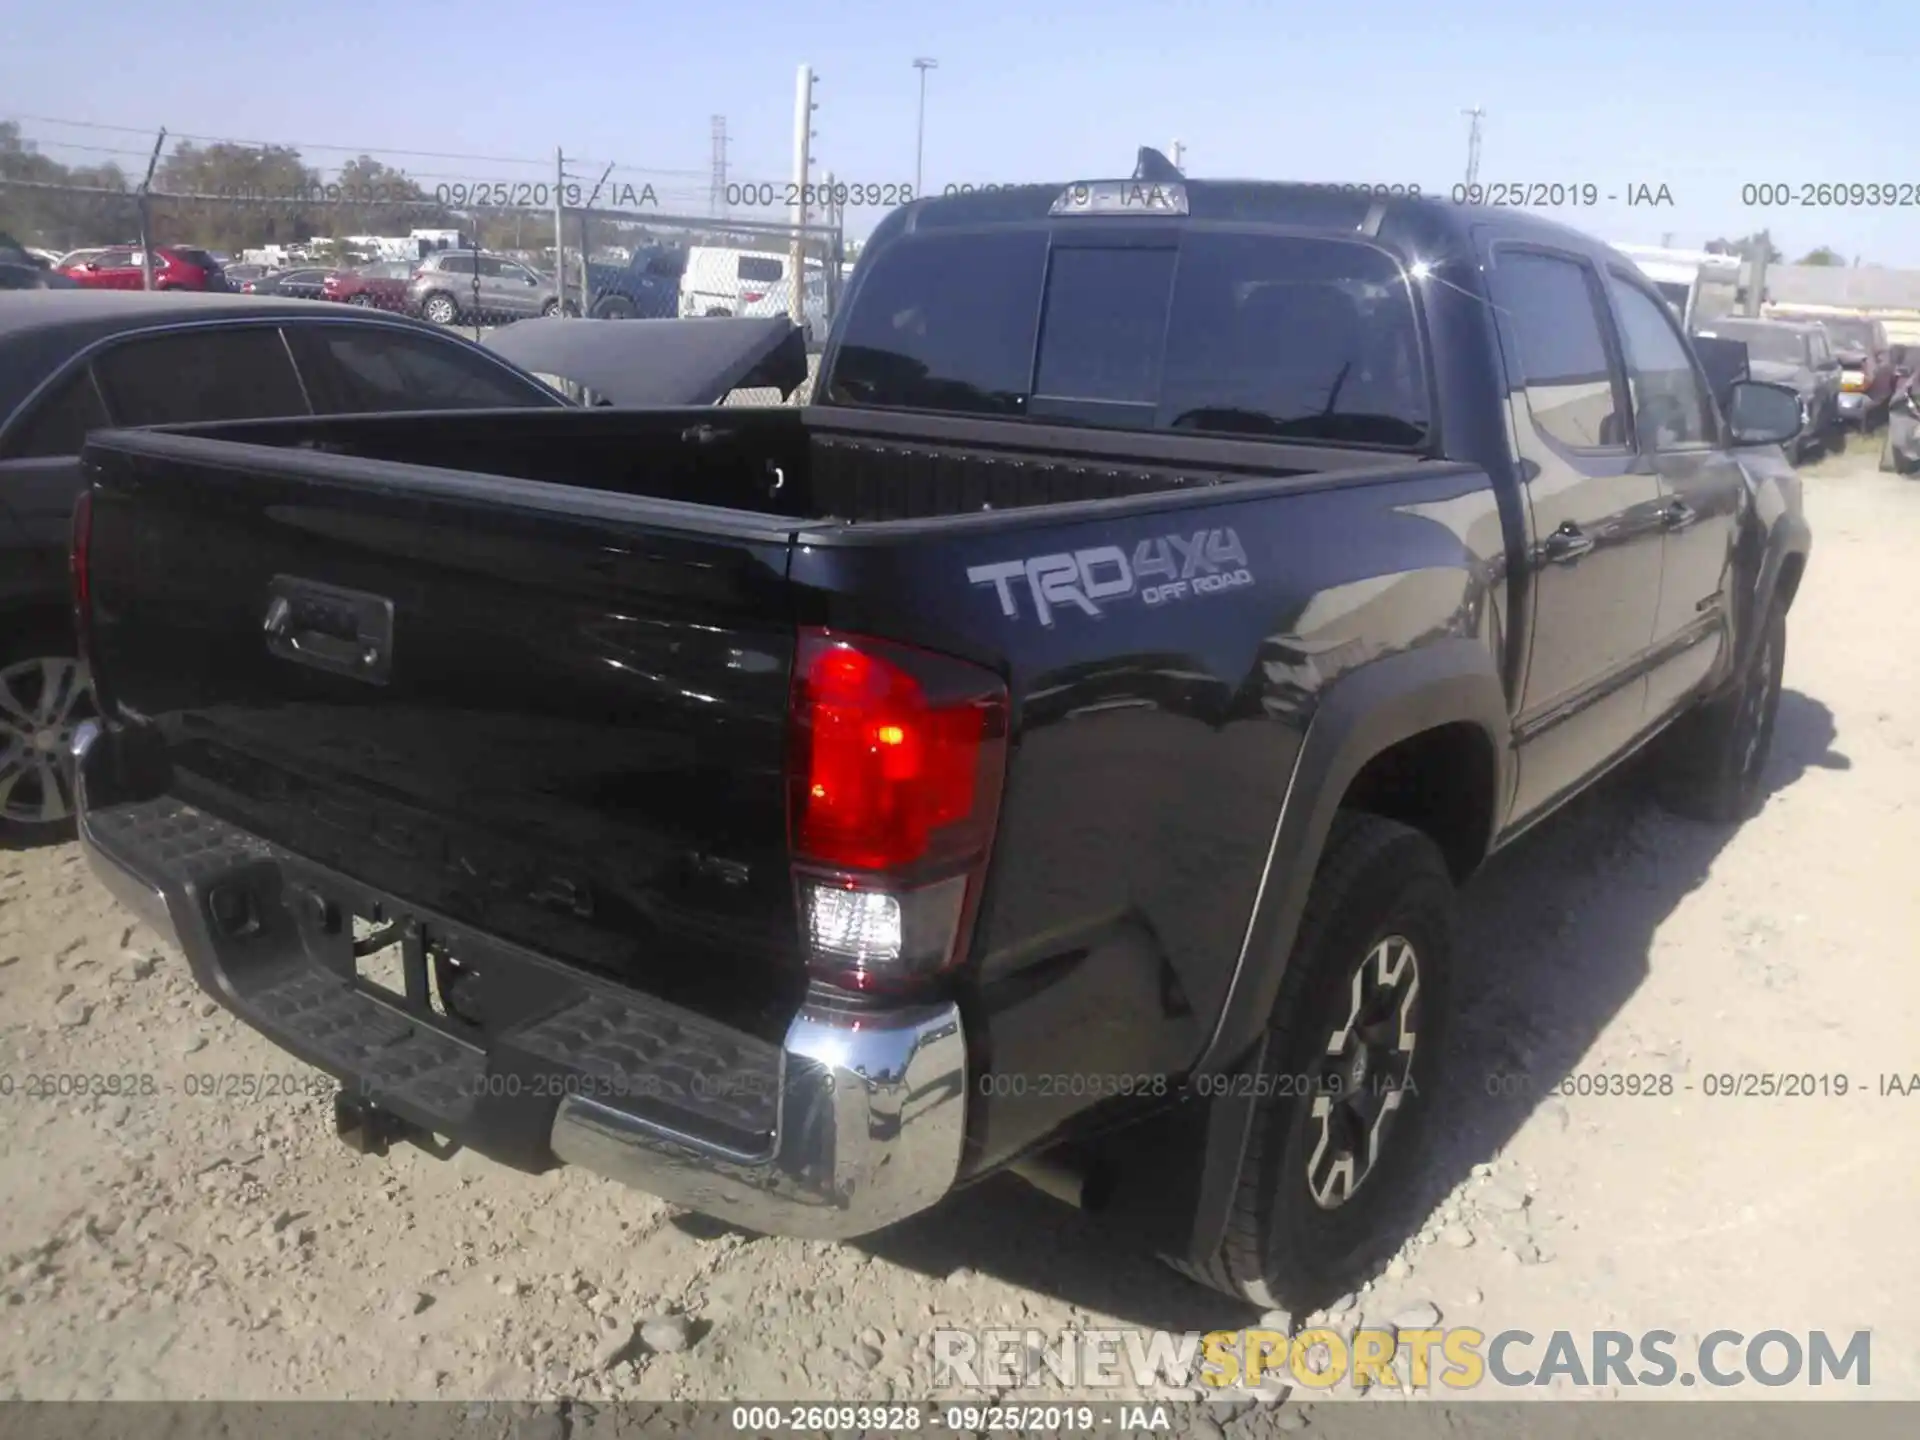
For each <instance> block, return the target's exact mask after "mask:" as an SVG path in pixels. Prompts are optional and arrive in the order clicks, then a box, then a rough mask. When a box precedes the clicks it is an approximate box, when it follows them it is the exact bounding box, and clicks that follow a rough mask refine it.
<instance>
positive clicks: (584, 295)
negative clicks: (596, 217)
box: [559, 160, 613, 316]
mask: <svg viewBox="0 0 1920 1440" xmlns="http://www.w3.org/2000/svg"><path fill="white" fill-rule="evenodd" d="M611 174H613V162H612V161H611V160H609V161H608V162H607V168H606V169H604V170H602V171H601V172H600V178H599V179H598V180H596V181H594V182H593V193H592V194H591V195H589V196H587V203H586V204H584V205H582V206H581V207H580V313H581V315H583V316H585V315H591V314H592V313H593V309H592V303H593V296H592V294H591V293H590V291H591V286H592V282H591V281H590V280H589V279H588V278H587V265H588V260H587V255H588V251H589V248H590V247H589V246H588V244H587V223H588V222H589V221H590V220H591V219H592V218H593V215H592V211H593V202H594V201H596V200H598V199H599V198H600V188H601V187H602V186H603V185H605V184H606V183H607V177H608V176H609V175H611ZM559 294H560V301H561V305H560V313H561V314H562V315H564V314H566V313H567V307H566V298H567V292H566V291H564V290H562V291H560V292H559Z"/></svg>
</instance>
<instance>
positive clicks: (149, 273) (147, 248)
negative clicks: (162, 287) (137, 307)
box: [138, 127, 167, 290]
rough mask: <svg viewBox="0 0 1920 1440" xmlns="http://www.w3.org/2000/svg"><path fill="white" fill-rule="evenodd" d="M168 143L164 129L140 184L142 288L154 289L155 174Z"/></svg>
mask: <svg viewBox="0 0 1920 1440" xmlns="http://www.w3.org/2000/svg"><path fill="white" fill-rule="evenodd" d="M166 143H167V132H166V129H165V127H162V129H161V131H160V133H159V135H157V136H155V137H154V141H153V154H151V155H149V156H148V157H147V178H146V179H144V180H142V181H141V182H140V198H139V202H138V203H139V207H140V288H141V289H142V290H151V289H153V198H152V195H151V193H150V192H151V191H152V190H153V172H154V169H155V167H156V166H158V165H159V163H160V147H161V146H162V145H164V144H166Z"/></svg>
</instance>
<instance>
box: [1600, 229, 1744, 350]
mask: <svg viewBox="0 0 1920 1440" xmlns="http://www.w3.org/2000/svg"><path fill="white" fill-rule="evenodd" d="M1613 248H1614V249H1616V250H1618V251H1619V252H1620V253H1621V254H1622V255H1625V256H1626V257H1627V258H1628V259H1629V260H1631V261H1633V263H1634V264H1635V265H1636V266H1638V267H1639V269H1640V273H1641V274H1642V275H1645V276H1646V277H1647V279H1649V280H1651V281H1652V282H1653V285H1654V288H1655V289H1656V290H1658V291H1659V292H1660V294H1661V296H1662V297H1663V298H1664V299H1665V300H1666V302H1667V306H1668V308H1669V309H1671V310H1672V311H1673V313H1674V317H1675V318H1676V319H1678V320H1679V321H1680V324H1681V326H1682V327H1683V328H1684V329H1686V330H1687V331H1688V332H1689V333H1691V332H1692V330H1693V328H1694V327H1695V326H1696V325H1701V324H1704V323H1706V322H1707V321H1709V320H1714V319H1717V318H1719V317H1720V316H1722V315H1731V314H1733V313H1734V312H1735V310H1736V309H1737V306H1738V298H1739V290H1740V273H1741V272H1740V259H1739V257H1738V256H1736V255H1716V254H1713V253H1712V252H1710V251H1706V250H1668V249H1664V248H1662V247H1660V246H1658V245H1615V246H1614V247H1613Z"/></svg>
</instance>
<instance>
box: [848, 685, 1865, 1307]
mask: <svg viewBox="0 0 1920 1440" xmlns="http://www.w3.org/2000/svg"><path fill="white" fill-rule="evenodd" d="M1834 739H1835V729H1834V723H1833V715H1832V713H1831V712H1830V711H1829V710H1828V709H1827V707H1826V706H1825V705H1822V704H1821V703H1820V702H1819V701H1817V700H1814V699H1812V698H1810V697H1808V696H1806V695H1803V694H1801V693H1799V692H1798V691H1795V690H1787V691H1785V692H1784V693H1783V694H1782V695H1781V697H1780V713H1779V718H1778V720H1777V721H1776V722H1775V729H1774V742H1773V754H1772V757H1771V759H1770V761H1769V765H1768V771H1767V788H1768V793H1769V796H1771V795H1773V794H1775V793H1777V792H1779V791H1780V790H1783V789H1785V788H1786V787H1787V786H1789V785H1791V784H1793V783H1794V782H1795V781H1796V780H1798V779H1799V778H1800V776H1801V775H1802V774H1803V773H1805V772H1806V771H1807V770H1808V769H1812V768H1818V769H1830V770H1845V769H1847V768H1849V762H1848V760H1847V758H1846V757H1845V756H1844V755H1841V754H1837V753H1836V752H1834V750H1833V749H1832V746H1833V742H1834ZM1736 828H1737V827H1734V826H1721V825H1703V824H1697V823H1693V822H1690V821H1685V820H1681V819H1678V818H1675V817H1674V816H1671V815H1669V814H1667V813H1666V812H1664V811H1662V810H1659V809H1657V808H1656V807H1655V806H1654V804H1653V802H1652V801H1651V800H1650V799H1649V798H1647V795H1646V787H1645V786H1644V785H1643V784H1642V783H1640V767H1639V766H1637V765H1630V766H1627V767H1624V768H1623V770H1622V771H1621V772H1620V773H1619V774H1618V775H1616V776H1613V777H1610V778H1609V779H1608V780H1607V781H1605V782H1604V783H1602V784H1600V785H1598V786H1596V787H1595V788H1594V789H1593V790H1592V791H1591V792H1589V793H1588V794H1587V795H1585V796H1584V797H1582V798H1581V799H1579V800H1577V801H1575V802H1574V803H1573V804H1572V805H1570V806H1569V807H1568V809H1566V810H1565V811H1563V812H1562V813H1561V814H1559V815H1557V816H1555V817H1554V818H1553V819H1551V820H1549V821H1547V822H1545V823H1544V824H1542V825H1541V827H1540V828H1539V829H1538V830H1537V831H1535V832H1534V833H1533V834H1531V835H1529V836H1527V837H1526V838H1525V839H1523V840H1521V841H1519V842H1517V843H1516V844H1515V845H1514V846H1513V848H1512V849H1510V850H1508V851H1505V852H1503V853H1501V854H1500V855H1499V856H1497V857H1495V858H1494V859H1493V860H1492V861H1490V862H1489V863H1488V865H1487V868H1486V869H1485V871H1483V872H1482V873H1481V875H1480V876H1478V877H1477V878H1476V879H1475V880H1474V881H1473V882H1472V883H1471V884H1470V885H1469V886H1468V888H1467V890H1466V892H1465V893H1464V894H1463V895H1462V897H1461V906H1460V951H1459V973H1458V975H1457V976H1456V979H1455V994H1456V1011H1455V1015H1456V1018H1455V1022H1454V1028H1453V1037H1452V1042H1451V1044H1450V1047H1449V1056H1448V1070H1449V1076H1448V1079H1447V1081H1446V1084H1445V1087H1444V1090H1443V1093H1442V1095H1441V1096H1440V1097H1439V1099H1440V1104H1439V1105H1438V1106H1437V1107H1436V1112H1435V1119H1436V1121H1437V1125H1436V1131H1435V1134H1436V1140H1435V1145H1434V1151H1433V1154H1432V1158H1431V1163H1430V1164H1429V1166H1428V1168H1427V1170H1426V1172H1425V1174H1424V1176H1423V1181H1422V1184H1421V1186H1420V1188H1419V1191H1418V1193H1415V1194H1412V1195H1409V1196H1408V1197H1407V1199H1408V1203H1407V1205H1406V1206H1405V1207H1404V1209H1403V1215H1402V1222H1401V1225H1400V1226H1399V1227H1397V1230H1398V1233H1397V1234H1395V1235H1394V1236H1392V1237H1391V1239H1390V1244H1389V1246H1388V1248H1387V1249H1386V1251H1385V1252H1384V1253H1385V1254H1387V1255H1390V1254H1391V1253H1392V1252H1393V1251H1394V1250H1397V1249H1398V1248H1399V1246H1400V1244H1401V1242H1402V1241H1404V1239H1405V1238H1406V1237H1407V1236H1409V1235H1411V1234H1413V1233H1414V1232H1415V1231H1417V1230H1418V1229H1419V1228H1420V1226H1421V1225H1422V1224H1424V1223H1425V1220H1426V1218H1427V1216H1428V1215H1430V1214H1431V1213H1432V1212H1433V1210H1434V1209H1435V1208H1436V1207H1437V1205H1438V1204H1439V1202H1440V1201H1441V1200H1442V1198H1443V1197H1444V1196H1445V1195H1446V1194H1447V1193H1448V1192H1449V1191H1451V1190H1452V1189H1453V1187H1454V1186H1456V1185H1458V1184H1459V1183H1460V1182H1461V1181H1462V1180H1463V1179H1465V1178H1466V1177H1467V1175H1468V1174H1469V1173H1470V1172H1471V1170H1472V1167H1473V1166H1474V1165H1475V1164H1476V1163H1478V1162H1480V1161H1484V1160H1491V1159H1492V1158H1493V1157H1494V1156H1496V1155H1498V1154H1499V1153H1500V1152H1501V1150H1503V1149H1504V1148H1505V1147H1506V1145H1507V1143H1508V1142H1509V1141H1510V1140H1511V1139H1512V1138H1513V1136H1514V1134H1515V1132H1517V1131H1518V1130H1519V1129H1520V1128H1521V1126H1522V1125H1524V1124H1525V1123H1527V1121H1528V1120H1529V1118H1530V1117H1531V1116H1532V1115H1533V1112H1534V1111H1535V1110H1536V1109H1538V1108H1541V1107H1542V1106H1543V1104H1544V1105H1545V1106H1546V1108H1547V1109H1548V1113H1549V1114H1550V1115H1553V1116H1557V1117H1558V1118H1559V1123H1561V1124H1563V1125H1564V1124H1566V1123H1568V1117H1567V1112H1566V1108H1565V1106H1564V1105H1559V1104H1558V1102H1556V1101H1553V1100H1552V1099H1551V1091H1552V1089H1553V1087H1554V1086H1555V1085H1556V1084H1557V1083H1559V1082H1560V1081H1561V1080H1562V1079H1564V1078H1565V1077H1567V1076H1568V1075H1569V1074H1571V1073H1573V1072H1574V1071H1575V1070H1576V1069H1577V1068H1578V1066H1579V1064H1580V1060H1581V1057H1582V1056H1584V1055H1585V1054H1586V1053H1587V1052H1588V1050H1589V1049H1591V1048H1592V1046H1593V1044H1594V1042H1595V1041H1596V1040H1597V1039H1598V1038H1599V1036H1600V1034H1601V1033H1602V1031H1604V1030H1605V1029H1606V1027H1607V1025H1608V1024H1609V1023H1610V1022H1611V1021H1612V1020H1613V1018H1614V1016H1615V1015H1616V1014H1617V1013H1618V1012H1619V1010H1620V1008H1621V1006H1622V1005H1624V1004H1625V1003H1626V1001H1627V999H1628V997H1629V996H1631V995H1632V994H1633V992H1634V991H1635V990H1636V989H1637V988H1638V987H1639V986H1640V983H1641V982H1642V981H1643V980H1644V979H1645V978H1646V976H1647V974H1648V971H1649V968H1650V964H1651V960H1650V956H1651V952H1652V948H1653V942H1654V935H1655V932H1656V931H1657V930H1658V928H1659V927H1660V925H1661V924H1662V922H1664V921H1665V920H1666V918H1667V917H1668V915H1670V914H1671V913H1672V912H1673V910H1674V908H1675V907H1676V906H1677V905H1679V903H1680V902H1681V900H1682V899H1684V898H1685V896H1686V895H1687V894H1688V893H1689V892H1691V891H1692V890H1694V889H1695V888H1696V887H1697V886H1698V885H1700V883H1701V882H1702V881H1703V880H1704V879H1705V878H1706V876H1707V873H1708V871H1709V869H1710V868H1711V867H1712V865H1713V862H1714V859H1715V857H1716V856H1717V855H1718V854H1719V853H1720V850H1721V849H1722V847H1724V846H1725V845H1726V844H1727V842H1728V841H1729V840H1731V839H1732V838H1733V835H1734V832H1735V829H1736ZM1678 1058H1679V1057H1678V1056H1674V1057H1667V1059H1668V1060H1669V1061H1671V1062H1677V1061H1678ZM1636 1063H1637V1064H1642V1065H1644V1067H1645V1068H1646V1069H1649V1070H1652V1069H1655V1068H1657V1067H1659V1066H1660V1065H1661V1064H1662V1063H1663V1059H1662V1057H1661V1056H1659V1055H1657V1054H1645V1053H1643V1054H1642V1056H1641V1057H1640V1060H1639V1061H1637V1062H1636ZM1549 1123H1551V1122H1549ZM854 1243H856V1244H857V1245H858V1246H859V1247H860V1248H862V1249H864V1250H867V1251H868V1252H869V1253H871V1254H873V1255H875V1256H878V1257H879V1258H881V1259H884V1260H887V1261H890V1262H892V1263H895V1264H898V1265H903V1266H906V1267H907V1268H909V1269H913V1270H916V1271H919V1272H921V1273H922V1274H924V1275H926V1276H928V1277H929V1281H930V1284H931V1287H932V1288H931V1290H930V1293H929V1296H928V1298H929V1299H931V1300H933V1301H934V1303H935V1304H936V1305H941V1294H942V1292H943V1291H944V1290H945V1288H946V1286H947V1285H948V1284H954V1283H956V1282H952V1281H948V1280H947V1277H948V1276H949V1275H950V1274H951V1273H952V1272H954V1271H956V1270H961V1269H970V1270H973V1271H978V1272H980V1273H982V1274H985V1275H990V1276H992V1277H994V1278H995V1279H997V1280H1001V1281H1004V1282H1006V1283H1008V1284H1011V1285H1017V1286H1020V1287H1022V1288H1023V1289H1028V1290H1033V1291H1037V1292H1040V1293H1042V1294H1046V1295H1050V1296H1053V1297H1056V1298H1057V1299H1060V1300H1064V1301H1066V1302H1068V1303H1069V1304H1073V1305H1078V1306H1081V1307H1084V1308H1086V1309H1090V1310H1093V1311H1096V1312H1099V1313H1101V1314H1105V1315H1112V1316H1116V1317H1118V1318H1120V1319H1121V1320H1123V1321H1125V1322H1127V1323H1131V1324H1137V1325H1144V1326H1150V1327H1154V1328H1159V1329H1167V1330H1176V1331H1183V1330H1210V1329H1215V1328H1234V1327H1238V1326H1242V1325H1246V1324H1248V1323H1250V1322H1251V1320H1252V1319H1253V1315H1254V1312H1252V1311H1250V1310H1249V1309H1248V1307H1246V1306H1244V1305H1241V1304H1239V1303H1237V1302H1235V1301H1233V1300H1231V1299H1229V1298H1227V1297H1226V1296H1223V1295H1216V1294H1214V1293H1213V1292H1211V1291H1209V1290H1206V1289H1204V1288H1202V1287H1200V1286H1198V1285H1195V1284H1193V1283H1192V1282H1190V1281H1188V1280H1185V1279H1182V1278H1181V1277H1180V1276H1178V1275H1176V1274H1174V1273H1173V1272H1172V1271H1171V1270H1169V1269H1167V1268H1166V1267H1165V1266H1163V1265H1161V1264H1160V1263H1159V1262H1158V1261H1156V1260H1154V1259H1152V1258H1150V1257H1148V1256H1144V1255H1140V1254H1136V1253H1133V1252H1131V1251H1129V1250H1128V1249H1125V1248H1123V1247H1122V1246H1121V1245H1120V1244H1119V1243H1118V1242H1116V1240H1115V1239H1114V1238H1113V1237H1112V1236H1111V1235H1110V1234H1108V1233H1107V1232H1104V1231H1102V1230H1101V1229H1100V1228H1099V1226H1098V1222H1097V1221H1094V1220H1090V1219H1088V1218H1087V1217H1084V1216H1082V1215H1080V1214H1079V1213H1078V1212H1075V1211H1073V1210H1070V1209H1068V1208H1067V1207H1066V1206H1065V1205H1062V1204H1060V1203H1059V1202H1057V1201H1054V1200H1050V1199H1048V1198H1046V1197H1045V1196H1043V1195H1041V1194H1040V1193H1039V1192H1038V1191H1035V1190H1033V1189H1032V1188H1030V1187H1029V1186H1027V1185H1026V1184H1025V1183H1023V1182H1022V1181H1020V1180H1017V1179H1015V1178H1013V1177H1011V1176H1005V1177H997V1178H995V1179H993V1180H989V1181H987V1182H983V1183H982V1184H980V1185H977V1186H975V1187H973V1188H971V1189H969V1190H966V1191H964V1192H962V1193H960V1194H958V1195H955V1196H953V1197H951V1198H950V1199H949V1200H948V1201H947V1202H945V1203H944V1204H942V1205H940V1206H939V1207H938V1208H937V1209H935V1210H932V1211H930V1212H928V1213H927V1214H925V1215H921V1216H917V1217H915V1218H914V1219H912V1220H909V1221H907V1222H905V1223H903V1224H901V1225H898V1226H895V1227H894V1228H892V1229H890V1230H886V1231H883V1232H882V1233H880V1234H878V1235H873V1236H869V1237H867V1238H865V1239H862V1240H859V1241H856V1242H854ZM957 1284H958V1285H960V1286H964V1285H965V1284H966V1281H965V1278H964V1277H961V1278H960V1279H959V1280H958V1281H957ZM941 1308H946V1307H945V1306H941ZM1003 1323H1007V1324H1018V1323H1020V1320H1019V1317H1018V1316H1017V1315H1015V1314H1009V1315H1008V1316H1007V1317H1006V1319H1005V1321H1004V1322H1003Z"/></svg>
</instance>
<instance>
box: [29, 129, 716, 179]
mask: <svg viewBox="0 0 1920 1440" xmlns="http://www.w3.org/2000/svg"><path fill="white" fill-rule="evenodd" d="M10 118H11V119H14V120H21V121H29V122H31V123H33V124H36V125H67V126H71V127H72V128H74V129H76V130H106V131H111V132H114V133H117V134H122V135H151V134H153V133H154V131H155V130H156V129H158V128H159V127H157V126H151V125H148V126H140V125H109V124H106V123H104V122H102V121H98V120H66V119H61V118H60V117H58V116H54V115H22V114H17V113H16V114H14V115H12V116H11V117H10ZM172 138H173V139H175V140H186V141H190V142H197V143H200V144H206V145H240V146H244V147H246V148H248V149H260V150H266V149H282V150H300V151H307V150H325V151H329V152H332V153H335V154H340V155H374V156H378V155H404V156H408V157H410V158H413V159H420V160H468V161H472V162H474V163H475V164H481V165H539V166H545V165H546V164H548V163H549V162H548V161H546V160H535V159H532V158H530V157H528V156H525V155H519V156H514V155H471V154H466V153H463V152H460V151H455V150H403V149H399V148H397V147H395V146H391V145H328V144H323V143H321V142H320V141H318V140H248V139H243V138H242V137H240V136H238V135H192V134H188V133H187V132H186V131H183V130H176V131H174V132H173V133H172ZM40 143H43V144H50V145H67V146H69V147H70V148H72V149H76V150H77V149H84V148H104V147H85V146H82V145H80V144H78V143H77V142H73V141H66V140H50V141H44V142H40ZM109 153H113V154H138V155H145V154H146V151H144V150H139V151H111V152H109ZM580 163H581V164H583V165H599V164H603V163H606V162H603V161H599V160H586V159H583V160H581V162H580ZM614 168H615V169H617V170H623V171H628V172H630V173H633V174H645V175H677V176H680V177H682V178H684V179H689V180H700V179H704V178H706V172H705V171H703V170H673V169H656V168H651V167H647V166H641V165H616V166H615V167H614ZM452 178H461V177H452Z"/></svg>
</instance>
